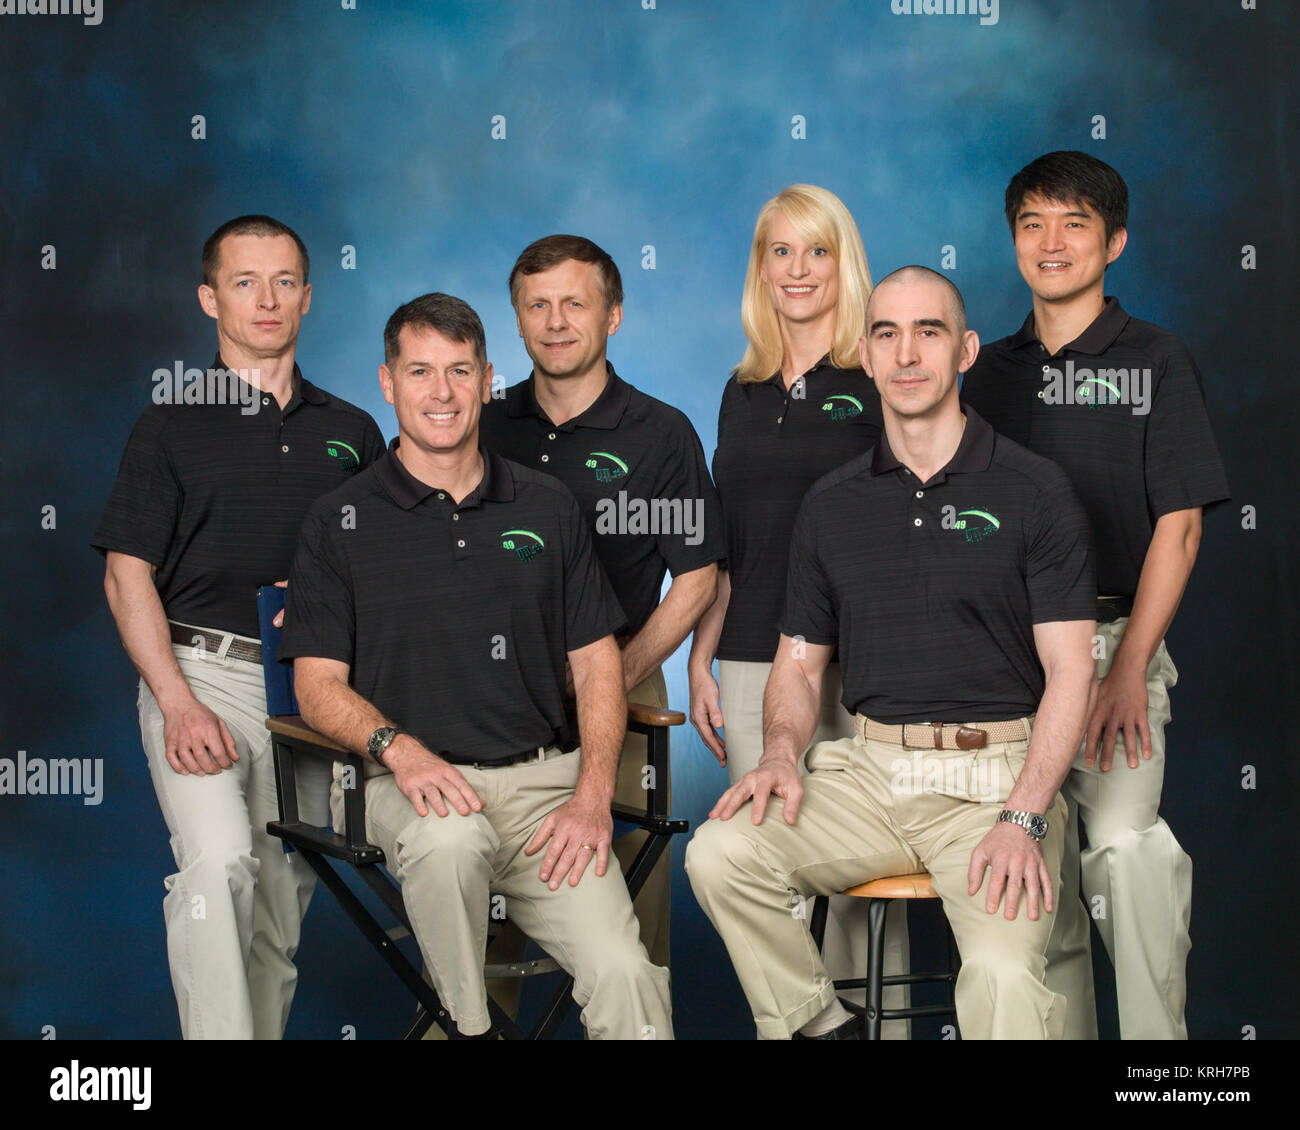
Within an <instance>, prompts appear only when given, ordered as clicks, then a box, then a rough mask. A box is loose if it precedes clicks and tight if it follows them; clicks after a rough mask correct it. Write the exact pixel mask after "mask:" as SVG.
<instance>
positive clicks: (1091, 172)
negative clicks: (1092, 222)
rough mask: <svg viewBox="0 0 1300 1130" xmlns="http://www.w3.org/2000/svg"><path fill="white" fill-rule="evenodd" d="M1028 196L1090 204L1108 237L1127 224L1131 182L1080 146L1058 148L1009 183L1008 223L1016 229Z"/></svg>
mask: <svg viewBox="0 0 1300 1130" xmlns="http://www.w3.org/2000/svg"><path fill="white" fill-rule="evenodd" d="M1026 196H1041V197H1043V198H1044V199H1046V200H1052V201H1055V202H1056V203H1058V204H1077V203H1080V202H1082V203H1084V204H1087V205H1088V207H1089V208H1091V209H1092V210H1093V211H1094V212H1096V213H1097V215H1099V216H1100V217H1101V218H1102V222H1103V223H1104V224H1105V225H1106V239H1107V241H1109V240H1110V237H1111V236H1112V235H1114V234H1115V233H1116V232H1117V231H1121V230H1122V229H1124V228H1126V227H1128V186H1127V185H1126V184H1125V183H1124V178H1123V177H1122V176H1120V175H1119V173H1117V172H1116V171H1115V170H1114V169H1112V168H1111V167H1110V166H1109V165H1108V164H1106V162H1105V161H1102V160H1099V159H1098V158H1096V157H1094V156H1092V154H1090V153H1080V152H1079V151H1078V150H1077V149H1059V150H1057V151H1056V152H1055V153H1045V154H1044V155H1043V156H1041V157H1039V158H1038V159H1037V160H1035V161H1030V162H1029V164H1028V165H1026V166H1025V167H1024V168H1023V169H1021V170H1020V172H1018V173H1017V174H1016V175H1015V176H1014V177H1012V178H1011V183H1010V184H1009V185H1007V198H1006V210H1007V224H1008V225H1009V226H1010V228H1011V231H1012V233H1013V234H1014V232H1015V230H1016V217H1017V216H1019V215H1020V209H1021V208H1023V207H1024V203H1025V197H1026Z"/></svg>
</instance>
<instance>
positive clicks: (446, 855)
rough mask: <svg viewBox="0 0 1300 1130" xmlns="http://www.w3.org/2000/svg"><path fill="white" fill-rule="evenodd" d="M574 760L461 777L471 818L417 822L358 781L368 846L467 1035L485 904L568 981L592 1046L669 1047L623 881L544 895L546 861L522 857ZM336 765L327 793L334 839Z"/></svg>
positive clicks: (656, 978) (653, 975)
mask: <svg viewBox="0 0 1300 1130" xmlns="http://www.w3.org/2000/svg"><path fill="white" fill-rule="evenodd" d="M580 760H581V754H580V752H579V751H577V750H575V751H573V752H572V753H567V754H566V753H560V752H559V750H557V749H551V750H548V751H547V756H546V758H545V760H543V761H530V762H525V763H522V764H518V765H510V766H503V767H500V768H491V769H474V768H471V767H468V766H462V767H460V771H461V773H462V774H463V776H464V777H465V780H466V781H468V782H469V784H470V786H471V787H472V788H473V789H474V791H475V792H476V793H478V795H479V796H480V797H481V798H482V800H483V806H484V807H483V810H482V811H481V812H471V813H470V814H469V815H467V816H461V815H460V814H459V813H458V812H457V811H456V810H455V809H454V808H453V809H449V811H448V814H447V815H446V816H439V815H438V814H437V813H436V812H434V811H433V810H432V809H430V810H429V814H428V815H427V816H424V817H421V816H419V815H418V814H417V813H416V811H415V809H414V808H413V807H412V806H411V802H410V801H409V800H407V799H406V797H405V796H403V795H402V793H401V792H400V791H399V790H398V788H397V783H396V782H395V781H394V779H393V778H392V776H391V775H388V774H385V775H383V776H379V777H372V778H370V779H368V780H367V781H366V835H367V836H368V838H369V839H370V840H371V841H372V842H374V843H375V844H377V845H378V846H379V847H380V848H382V849H383V852H384V855H385V858H386V860H387V866H388V869H389V871H390V872H391V874H392V875H393V877H394V878H395V879H396V880H397V881H398V883H400V884H401V888H402V900H403V902H404V903H405V905H406V911H407V914H408V916H409V917H410V920H411V926H412V927H413V932H414V934H415V938H416V941H417V942H418V943H419V946H420V953H421V956H422V957H423V958H424V964H425V968H426V970H427V971H428V973H429V975H430V976H431V978H432V980H433V984H434V987H435V988H436V989H437V991H438V995H439V997H440V998H441V1000H442V1002H443V1004H444V1005H445V1006H446V1008H447V1011H448V1012H449V1013H450V1014H451V1016H452V1019H453V1020H455V1022H456V1025H457V1027H458V1028H459V1029H460V1030H461V1031H462V1032H463V1033H464V1034H465V1035H476V1034H478V1033H481V1032H485V1031H486V1030H487V1029H488V1027H489V1017H488V1011H487V987H486V985H485V983H484V980H483V964H484V959H485V953H484V951H485V948H486V944H487V927H488V917H489V913H490V910H491V898H492V895H493V894H494V893H496V894H501V895H504V896H505V899H506V914H507V916H508V917H509V918H510V919H512V920H513V921H514V922H516V923H517V924H518V925H519V927H520V928H521V929H522V930H524V931H525V932H526V933H527V934H528V935H529V936H530V937H532V938H534V939H535V940H536V941H537V942H538V943H539V944H540V945H541V946H542V947H543V948H544V949H545V950H546V951H547V952H548V953H549V954H551V956H552V957H554V958H555V959H556V961H558V962H559V963H560V965H561V966H562V967H563V968H564V969H565V971H566V972H568V973H569V974H570V975H571V976H572V977H573V979H574V986H573V996H574V999H575V1000H576V1001H577V1002H578V1004H579V1005H580V1006H581V1007H582V1021H583V1023H584V1024H585V1025H586V1027H587V1031H588V1033H589V1034H590V1035H591V1036H592V1037H593V1038H594V1039H628V1040H630V1039H671V1038H672V1019H671V1003H670V991H669V978H668V970H667V969H663V968H660V967H658V966H656V965H653V964H652V963H651V962H650V960H649V957H648V956H647V954H646V951H645V947H644V946H642V945H641V942H640V938H639V935H638V931H637V925H636V919H635V918H634V917H633V915H632V903H631V900H630V899H629V898H628V895H627V887H626V885H625V884H624V882H623V876H622V874H621V873H620V872H619V871H618V869H617V868H616V867H613V866H611V867H610V868H609V870H608V871H607V872H606V874H605V875H604V876H603V877H601V878H597V877H596V874H595V871H594V868H593V867H592V866H591V865H588V868H587V870H586V872H585V873H584V875H583V877H582V881H581V882H580V883H579V884H578V885H577V886H576V887H571V886H569V885H568V883H567V882H564V883H561V885H560V887H559V889H558V890H555V891H552V890H551V889H550V888H549V887H548V886H547V885H546V884H545V883H543V882H542V881H541V880H540V879H538V877H537V873H538V870H539V869H540V867H541V864H542V859H543V855H544V853H540V852H539V853H538V854H536V855H533V856H527V855H524V851H523V849H524V847H525V845H526V844H527V843H528V841H529V840H530V839H531V838H532V836H533V834H534V832H536V830H537V827H538V825H540V824H541V822H542V820H543V819H544V818H545V816H546V815H547V814H548V813H549V812H551V811H553V810H554V809H555V808H557V807H559V806H560V805H561V804H563V803H564V802H565V801H566V800H568V799H569V798H570V797H571V796H572V795H573V789H574V786H575V785H576V784H577V781H578V768H579V764H580ZM340 771H341V763H336V767H335V783H334V787H333V789H332V791H331V801H332V804H333V808H334V819H335V827H341V821H342V816H343V811H342V809H343V790H342V787H341V784H340V780H341V777H340Z"/></svg>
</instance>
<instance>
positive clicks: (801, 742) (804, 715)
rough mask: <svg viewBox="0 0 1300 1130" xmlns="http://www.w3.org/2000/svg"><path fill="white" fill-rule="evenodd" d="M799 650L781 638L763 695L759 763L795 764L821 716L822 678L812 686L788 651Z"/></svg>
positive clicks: (786, 639)
mask: <svg viewBox="0 0 1300 1130" xmlns="http://www.w3.org/2000/svg"><path fill="white" fill-rule="evenodd" d="M796 646H800V645H798V644H796V643H793V642H792V641H791V640H790V639H788V638H787V637H786V636H782V637H781V642H780V644H779V646H778V649H777V655H776V660H775V661H774V662H773V664H772V673H771V675H769V676H768V680H767V687H766V688H765V689H764V691H763V756H762V758H761V760H762V761H769V760H774V759H780V760H784V761H790V762H798V760H799V758H800V756H801V755H802V754H803V751H804V750H805V749H807V748H808V743H809V742H810V741H812V736H813V733H814V731H815V730H816V729H817V717H818V715H819V714H820V713H821V701H822V696H821V678H822V675H821V674H820V673H819V674H818V676H817V679H816V682H815V683H814V682H813V681H812V680H811V679H810V677H809V675H808V674H807V673H806V672H805V671H804V669H803V667H802V666H801V665H800V663H799V661H798V660H796V659H794V658H793V657H792V654H791V649H792V648H794V647H796Z"/></svg>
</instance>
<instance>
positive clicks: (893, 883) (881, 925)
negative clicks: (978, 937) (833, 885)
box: [809, 871, 960, 1040]
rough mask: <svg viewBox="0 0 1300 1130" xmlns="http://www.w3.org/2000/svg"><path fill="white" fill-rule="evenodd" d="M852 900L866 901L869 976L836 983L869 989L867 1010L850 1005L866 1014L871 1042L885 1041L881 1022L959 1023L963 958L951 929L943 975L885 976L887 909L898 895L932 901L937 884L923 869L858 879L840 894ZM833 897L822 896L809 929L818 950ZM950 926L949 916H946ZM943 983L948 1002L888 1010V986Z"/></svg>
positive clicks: (846, 1003)
mask: <svg viewBox="0 0 1300 1130" xmlns="http://www.w3.org/2000/svg"><path fill="white" fill-rule="evenodd" d="M840 893H841V894H842V895H845V896H847V897H849V898H859V899H866V900H867V951H868V956H867V975H866V977H854V978H849V979H846V980H843V981H836V982H835V988H836V989H866V990H867V1004H866V1008H865V1009H864V1008H860V1007H859V1006H858V1005H855V1004H853V1003H851V1002H849V1001H845V1002H844V1004H845V1007H846V1008H848V1009H849V1010H850V1011H852V1012H856V1013H858V1014H859V1015H861V1016H864V1017H865V1018H866V1037H867V1039H868V1040H878V1039H880V1025H881V1022H882V1021H885V1020H912V1019H915V1018H917V1017H920V1016H951V1017H952V1018H953V1024H954V1025H955V1024H956V1022H957V1003H956V996H955V993H956V984H957V970H958V968H959V965H960V963H959V960H958V958H957V952H956V946H955V945H954V944H953V937H952V930H951V928H948V929H947V935H948V936H947V945H948V968H947V970H946V971H945V972H943V973H906V974H900V975H897V976H890V977H886V976H884V975H883V974H884V966H885V911H886V910H888V909H889V903H890V901H891V900H893V899H933V898H938V897H939V896H938V895H937V894H935V892H934V887H932V886H931V885H930V876H929V875H928V874H926V872H924V871H922V872H920V873H919V874H916V875H887V876H885V877H884V878H880V879H872V880H871V882H869V883H859V884H858V885H857V886H856V887H850V888H849V889H848V890H846V891H841V892H840ZM829 908H830V900H829V899H828V898H827V897H826V896H824V895H820V896H818V898H817V899H816V900H815V901H814V903H813V913H812V921H811V923H809V928H810V930H811V932H812V936H813V940H814V941H815V942H816V943H817V948H818V950H820V949H821V948H822V941H823V939H824V937H825V934H826V914H827V911H828V909H829ZM944 922H945V925H946V923H947V919H946V918H945V919H944ZM931 983H943V984H946V985H947V986H948V1002H949V1003H948V1004H935V1005H913V1006H912V1007H911V1008H883V1007H882V1000H883V997H884V992H885V986H886V985H921V984H931Z"/></svg>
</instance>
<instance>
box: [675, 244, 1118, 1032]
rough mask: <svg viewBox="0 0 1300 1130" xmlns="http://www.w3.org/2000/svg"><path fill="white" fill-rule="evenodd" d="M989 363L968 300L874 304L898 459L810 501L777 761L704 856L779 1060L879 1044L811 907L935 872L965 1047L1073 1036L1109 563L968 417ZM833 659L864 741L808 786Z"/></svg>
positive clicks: (921, 295) (769, 735)
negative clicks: (1095, 635) (1072, 844)
mask: <svg viewBox="0 0 1300 1130" xmlns="http://www.w3.org/2000/svg"><path fill="white" fill-rule="evenodd" d="M978 349H979V339H978V337H977V336H976V335H975V334H974V333H973V332H972V331H970V330H969V329H966V328H965V311H964V306H963V304H962V301H961V295H960V293H959V292H957V290H956V288H955V287H953V285H952V283H951V282H950V281H949V280H948V279H945V278H943V276H941V275H938V274H936V273H935V272H933V271H930V270H928V269H926V268H919V267H909V268H904V269H903V270H901V271H896V272H895V273H894V274H892V275H889V276H888V277H886V278H885V279H883V280H881V282H879V283H878V284H877V285H876V288H875V290H874V291H873V293H872V295H871V300H870V303H869V305H868V312H867V331H866V335H865V337H864V338H863V340H862V343H861V347H860V353H861V359H862V366H863V369H864V370H865V371H866V372H867V374H868V375H869V376H870V377H871V378H872V379H873V380H875V382H876V385H877V387H878V389H879V391H880V398H881V406H882V411H883V415H884V423H885V429H884V434H883V435H882V437H881V439H880V442H879V443H878V444H877V445H876V446H875V447H874V448H872V449H871V450H870V451H868V452H867V453H866V454H864V455H862V456H860V457H859V458H857V459H854V460H852V461H850V462H849V463H846V464H845V465H844V466H843V467H840V468H838V469H837V470H835V471H832V472H831V473H830V474H828V475H825V476H824V477H823V478H821V479H820V480H818V482H817V483H816V484H814V486H813V487H812V489H811V490H810V491H809V492H808V494H807V495H806V497H805V499H804V502H803V505H802V507H801V508H800V512H799V517H798V520H797V522H796V525H795V532H794V538H793V541H792V543H791V550H790V564H789V570H788V582H787V589H786V603H785V610H784V613H783V615H782V618H781V623H780V629H781V640H780V647H779V650H778V652H777V657H776V660H775V662H774V664H773V667H772V673H771V676H770V677H769V679H768V683H767V691H766V695H765V697H764V702H763V757H762V759H761V761H760V762H759V765H758V768H757V769H755V770H754V771H752V772H750V773H748V774H746V776H745V777H743V778H742V779H741V780H740V781H739V782H737V783H736V784H735V785H733V786H732V787H731V788H730V789H728V790H727V791H726V792H725V793H724V794H723V795H722V797H721V799H720V800H719V801H718V803H717V804H716V805H715V806H714V808H713V810H712V811H711V812H710V814H709V815H710V817H711V819H710V821H709V822H708V823H707V824H705V825H704V826H703V827H702V828H700V830H699V831H698V832H697V833H696V834H695V837H694V838H693V839H692V841H691V844H690V847H689V848H688V850H687V856H686V869H687V872H688V874H689V875H690V879H691V884H692V886H693V887H694V889H695V893H696V896H697V897H698V898H699V900H700V903H701V905H702V906H703V907H704V910H705V912H706V913H707V914H708V916H709V918H710V919H711V920H712V921H713V924H714V925H715V926H716V927H717V930H718V933H719V934H721V936H722V939H723V941H724V942H725V943H726V946H727V950H728V952H729V954H730V955H731V959H732V963H733V964H734V966H735V968H736V973H737V976H738V977H739V978H740V982H741V986H742V987H743V988H744V990H745V994H746V996H747V997H748V998H749V1002H750V1006H751V1008H752V1009H753V1012H754V1019H755V1023H756V1025H757V1027H758V1033H759V1036H760V1037H762V1038H766V1039H783V1038H787V1037H795V1038H806V1039H855V1038H860V1031H861V1024H860V1021H859V1020H857V1019H856V1018H852V1017H850V1016H849V1015H848V1013H847V1012H846V1011H845V1010H844V1008H843V1006H842V1005H841V1004H840V1003H839V1001H838V1000H837V999H836V996H835V991H834V987H833V986H832V984H831V981H830V978H829V976H828V975H827V972H826V969H825V966H824V965H823V964H822V961H821V958H820V955H818V954H817V953H816V950H815V947H813V945H812V943H811V940H810V938H809V934H808V928H807V924H806V923H805V922H802V921H800V920H799V919H798V918H796V917H795V916H793V915H792V914H791V913H790V906H791V897H792V895H801V896H809V895H829V894H833V893H835V892H837V891H841V890H844V889H845V888H847V887H850V886H853V885H855V884H857V883H861V882H864V881H867V880H870V879H875V878H879V877H881V876H885V875H905V874H909V873H912V872H917V871H923V870H924V871H928V872H929V873H930V876H931V881H932V883H933V886H934V889H935V891H936V892H937V893H938V895H939V897H940V898H941V899H942V900H943V905H944V911H945V913H946V914H947V916H948V920H949V922H950V924H951V925H952V929H953V933H954V935H955V936H956V939H957V945H958V948H959V949H960V951H961V956H962V969H961V973H960V975H959V977H958V980H957V987H956V999H957V1015H958V1021H959V1023H960V1025H961V1029H962V1035H963V1036H964V1037H965V1038H967V1039H988V1038H1019V1039H1059V1038H1060V1036H1061V1033H1062V1030H1063V1028H1064V1023H1065V1016H1064V1011H1065V1001H1064V999H1063V998H1062V997H1060V996H1059V995H1057V994H1055V993H1052V992H1051V991H1049V990H1048V988H1047V987H1046V985H1045V984H1044V968H1045V959H1044V956H1043V955H1044V952H1045V950H1046V947H1047V939H1048V935H1049V933H1050V930H1051V924H1052V920H1053V913H1052V912H1053V909H1054V905H1055V901H1054V900H1055V888H1056V886H1057V883H1058V881H1059V873H1060V859H1061V842H1062V827H1061V824H1062V817H1063V816H1064V804H1063V802H1062V801H1061V799H1060V797H1059V795H1058V791H1057V790H1058V789H1059V787H1060V783H1061V779H1062V778H1063V777H1064V775H1065V772H1066V769H1067V767H1068V765H1069V760H1070V757H1071V756H1072V753H1073V750H1074V748H1075V745H1076V744H1077V742H1078V739H1079V736H1080V735H1081V734H1082V731H1083V720H1084V715H1085V711H1086V708H1087V702H1088V688H1089V683H1090V678H1091V658H1090V655H1089V641H1090V639H1091V636H1092V632H1093V628H1094V623H1093V620H1092V616H1093V604H1094V600H1095V596H1096V590H1095V586H1094V582H1093V571H1092V556H1091V547H1090V544H1089V539H1088V529H1087V521H1086V518H1085V516H1084V514H1083V510H1082V507H1081V506H1080V505H1079V502H1078V500H1077V498H1076V497H1075V496H1074V493H1073V491H1072V490H1071V489H1070V486H1069V483H1068V481H1067V480H1066V478H1065V476H1064V474H1063V473H1062V472H1061V471H1060V470H1059V469H1058V468H1056V467H1055V466H1054V465H1052V464H1051V463H1049V462H1048V461H1047V460H1045V459H1042V458H1040V457H1038V456H1036V455H1033V454H1031V453H1030V452H1028V451H1026V450H1025V449H1024V448H1022V447H1020V446H1018V445H1017V444H1014V443H1011V442H1009V441H1008V440H1006V439H1004V438H1003V437H1002V436H999V435H996V434H995V433H994V431H993V429H992V428H990V427H989V426H988V424H986V423H985V422H984V421H983V420H981V419H980V418H979V416H978V415H977V414H976V413H975V412H974V411H972V410H971V409H969V408H966V407H965V406H963V405H962V404H961V403H960V402H959V400H958V395H957V377H958V373H959V371H961V370H964V369H966V368H968V367H969V366H970V364H971V362H973V361H974V359H975V355H976V353H977V351H978ZM836 647H838V649H839V659H840V667H841V671H842V674H843V679H844V697H843V703H844V706H845V708H846V709H847V710H849V712H850V713H853V714H854V715H855V716H856V723H857V724H856V734H855V736H854V737H853V738H851V739H846V740H841V741H833V742H821V743H818V744H817V745H815V746H813V748H812V749H811V750H809V752H808V755H807V766H808V770H809V772H808V774H807V776H805V777H802V778H801V777H800V775H799V771H798V768H797V762H798V757H799V753H800V751H801V750H803V749H804V748H806V746H807V743H808V741H809V739H810V737H811V735H812V733H813V730H814V726H815V723H816V719H817V713H818V708H819V704H820V694H821V681H822V676H823V673H824V671H825V669H826V666H827V664H828V663H829V661H830V657H831V655H832V653H833V652H834V651H835V649H836ZM772 798H780V800H781V802H782V804H781V818H780V819H777V817H776V816H775V815H772V814H767V815H766V818H765V812H766V809H767V807H768V801H769V799H772ZM740 813H743V814H744V815H745V816H747V817H748V819H742V818H740V816H738V814H740ZM1022 901H1023V902H1024V904H1025V905H1024V907H1023V908H1022V907H1021V905H1020V904H1021V902H1022ZM999 910H1001V911H1002V913H1001V915H999V914H998V912H999ZM870 1022H871V1023H873V1026H874V1025H878V1023H879V1021H878V1018H876V1019H875V1020H874V1021H870ZM876 1031H877V1032H878V1028H877V1029H876Z"/></svg>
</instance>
